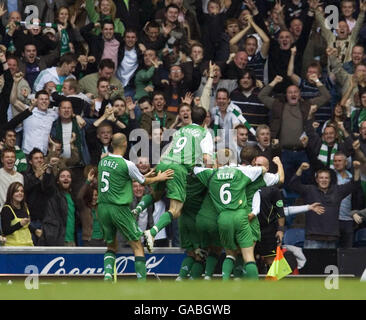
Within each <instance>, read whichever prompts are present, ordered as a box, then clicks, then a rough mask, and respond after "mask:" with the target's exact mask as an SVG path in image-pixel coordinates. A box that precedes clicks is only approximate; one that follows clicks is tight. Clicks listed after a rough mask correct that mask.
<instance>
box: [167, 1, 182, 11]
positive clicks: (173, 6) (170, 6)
mask: <svg viewBox="0 0 366 320" xmlns="http://www.w3.org/2000/svg"><path fill="white" fill-rule="evenodd" d="M170 8H174V9H177V10H178V11H179V7H178V6H177V5H175V4H173V3H171V4H170V5H168V6H166V8H165V12H168V10H169V9H170Z"/></svg>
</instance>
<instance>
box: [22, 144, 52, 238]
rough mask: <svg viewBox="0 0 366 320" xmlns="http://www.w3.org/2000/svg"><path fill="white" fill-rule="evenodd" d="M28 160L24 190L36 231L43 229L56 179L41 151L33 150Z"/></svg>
mask: <svg viewBox="0 0 366 320" xmlns="http://www.w3.org/2000/svg"><path fill="white" fill-rule="evenodd" d="M28 159H29V160H28V161H29V166H28V169H27V171H26V172H25V173H24V190H25V194H26V195H27V204H28V207H29V211H30V214H31V216H30V218H31V225H32V227H34V228H35V229H41V228H42V223H43V219H44V216H45V212H46V204H47V201H48V199H49V198H50V196H51V195H52V185H53V183H54V179H55V177H54V176H53V174H52V167H51V166H49V165H48V164H47V163H45V158H44V155H43V153H42V151H41V150H39V149H36V148H35V149H33V150H32V151H31V152H30V153H29V156H28ZM37 242H38V238H36V237H35V236H33V243H34V245H37Z"/></svg>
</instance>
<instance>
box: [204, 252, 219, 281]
mask: <svg viewBox="0 0 366 320" xmlns="http://www.w3.org/2000/svg"><path fill="white" fill-rule="evenodd" d="M218 261H219V258H218V256H217V255H215V254H210V255H209V256H208V257H207V259H206V269H205V276H206V277H212V275H213V273H214V272H215V268H216V265H217V262H218Z"/></svg>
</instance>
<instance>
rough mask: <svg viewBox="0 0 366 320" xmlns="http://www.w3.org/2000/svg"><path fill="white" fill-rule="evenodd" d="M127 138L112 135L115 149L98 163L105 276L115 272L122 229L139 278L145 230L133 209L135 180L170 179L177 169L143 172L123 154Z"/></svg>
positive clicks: (142, 270)
mask: <svg viewBox="0 0 366 320" xmlns="http://www.w3.org/2000/svg"><path fill="white" fill-rule="evenodd" d="M126 146H127V140H126V136H125V135H124V134H122V133H116V134H114V135H113V137H112V147H113V153H110V154H109V155H107V156H106V157H104V158H102V159H101V160H100V162H99V165H98V220H99V223H100V225H101V228H102V231H103V237H104V240H105V241H106V243H107V251H106V253H105V255H104V280H112V278H113V273H114V272H115V259H116V251H117V241H116V232H117V231H119V232H120V233H121V234H122V235H123V237H124V238H125V239H126V240H127V241H128V243H129V245H130V246H131V248H132V250H133V253H134V255H135V271H136V276H137V279H138V280H145V279H146V266H145V263H146V260H145V255H144V248H143V246H142V244H141V241H140V238H141V236H142V234H143V232H142V231H141V230H140V229H139V227H138V224H137V222H136V219H135V218H134V216H133V214H132V213H131V211H130V209H129V205H130V203H131V202H132V199H133V192H132V180H136V181H138V182H139V183H140V184H143V185H148V184H151V183H155V182H161V181H166V180H170V179H172V178H173V175H174V171H173V170H171V169H168V170H166V171H164V172H160V171H159V172H158V173H157V175H156V176H155V177H152V172H149V174H147V175H146V176H143V175H141V173H140V172H139V170H138V168H137V167H136V165H135V164H134V163H133V162H131V161H128V160H126V159H124V158H123V156H122V155H123V154H124V152H125V151H126Z"/></svg>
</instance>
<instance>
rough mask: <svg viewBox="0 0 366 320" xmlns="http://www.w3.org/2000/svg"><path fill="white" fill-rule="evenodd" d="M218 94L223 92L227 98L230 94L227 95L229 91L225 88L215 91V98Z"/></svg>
mask: <svg viewBox="0 0 366 320" xmlns="http://www.w3.org/2000/svg"><path fill="white" fill-rule="evenodd" d="M219 92H225V93H226V95H227V97H228V98H230V93H229V90H228V89H226V88H220V89H218V90H217V91H216V97H217V96H218V94H219Z"/></svg>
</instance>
